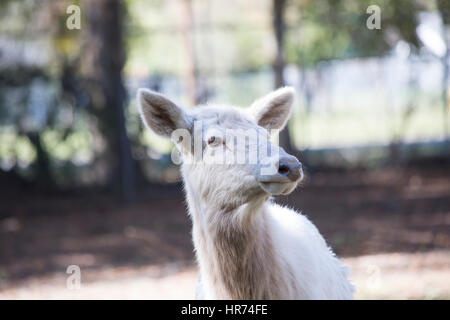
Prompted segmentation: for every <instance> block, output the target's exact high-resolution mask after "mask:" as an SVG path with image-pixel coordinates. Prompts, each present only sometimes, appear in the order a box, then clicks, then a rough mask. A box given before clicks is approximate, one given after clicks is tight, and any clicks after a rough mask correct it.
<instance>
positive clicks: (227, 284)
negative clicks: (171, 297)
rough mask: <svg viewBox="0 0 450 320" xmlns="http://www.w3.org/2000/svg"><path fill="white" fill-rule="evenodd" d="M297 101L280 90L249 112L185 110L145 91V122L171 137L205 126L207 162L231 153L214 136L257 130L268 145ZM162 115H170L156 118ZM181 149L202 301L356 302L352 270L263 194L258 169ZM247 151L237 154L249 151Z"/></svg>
mask: <svg viewBox="0 0 450 320" xmlns="http://www.w3.org/2000/svg"><path fill="white" fill-rule="evenodd" d="M293 94H294V92H293V90H292V89H291V88H284V89H280V90H278V91H275V92H274V93H271V94H270V95H268V96H266V97H264V98H262V99H260V100H257V102H256V103H255V104H254V105H252V107H251V108H250V109H247V110H245V111H244V110H243V109H238V108H233V107H215V106H207V107H197V108H194V109H191V110H183V109H182V108H179V107H177V106H176V105H175V104H173V103H171V102H170V101H167V102H164V101H163V100H161V97H162V96H160V95H157V97H156V99H153V98H152V95H155V93H152V92H150V91H146V90H141V91H140V93H139V100H140V110H141V114H142V117H143V120H144V122H145V123H146V124H147V126H148V127H150V128H151V129H153V130H155V131H157V132H158V131H159V132H158V133H160V134H163V135H166V136H167V135H168V134H167V132H172V131H173V130H175V129H176V128H179V127H182V128H185V129H188V130H191V132H192V123H193V121H195V120H204V121H203V128H202V131H201V132H202V138H203V143H202V149H203V152H204V156H206V155H208V156H211V157H214V156H215V154H216V152H217V151H218V150H222V151H224V152H231V151H230V150H228V149H227V148H226V141H225V143H220V142H221V141H220V140H219V143H218V144H217V145H211V146H210V145H208V143H207V141H208V132H210V130H211V129H214V132H218V131H219V132H220V131H221V130H225V129H230V128H243V129H245V128H255V129H257V130H263V132H265V134H266V137H267V139H268V138H269V135H268V131H269V130H271V129H282V128H283V126H284V125H285V123H286V121H287V118H288V117H289V115H290V108H291V105H292V101H293ZM155 101H156V102H155ZM155 103H158V104H159V105H158V106H154V105H152V104H155ZM161 103H162V104H161ZM162 108H169V109H170V110H166V111H165V112H163V113H164V114H163V115H157V116H155V112H158V110H161V109H162ZM177 108H179V109H177ZM167 117H175V118H174V119H167ZM174 124H175V126H176V128H175V127H173V126H174ZM171 126H172V127H171ZM192 134H194V133H192ZM179 147H180V150H182V153H183V157H184V160H185V163H183V165H182V168H181V172H182V176H183V181H184V185H185V191H186V198H187V204H188V209H189V214H190V216H191V218H192V221H193V230H192V236H193V241H194V246H195V251H196V256H197V261H198V264H199V267H200V273H201V277H200V279H201V280H200V281H199V284H198V286H197V297H198V298H205V299H352V298H353V286H352V285H351V284H350V282H349V281H348V279H347V276H348V272H347V269H346V268H344V267H342V266H341V264H340V262H339V260H338V259H337V258H336V257H335V255H334V254H333V252H332V251H331V250H330V249H329V248H328V246H327V245H326V243H325V240H324V239H323V237H322V236H321V235H320V233H319V232H318V230H317V228H316V227H315V226H314V225H313V224H312V223H311V222H310V221H309V220H308V219H307V218H306V217H305V216H304V215H302V214H300V213H298V212H296V211H294V210H292V209H289V208H285V207H281V206H279V205H276V204H275V203H273V202H272V201H271V200H270V196H271V194H270V193H268V192H267V191H265V190H263V188H261V185H260V183H259V182H258V179H257V175H256V174H255V172H256V171H255V169H258V168H257V167H255V166H257V165H255V164H222V165H217V164H207V163H205V162H204V161H201V160H202V158H201V159H200V161H197V162H193V161H187V160H192V159H189V158H190V157H193V154H192V148H190V147H186V146H185V147H184V148H183V147H181V146H179ZM247 147H248V146H247ZM247 147H245V146H244V147H242V148H241V149H238V150H234V152H247V151H248V148H247ZM219 148H222V149H219ZM296 184H297V183H296V182H295V183H291V184H289V183H287V184H286V185H283V186H282V187H283V188H284V189H283V190H279V193H277V194H280V193H283V194H286V193H289V192H291V191H292V190H293V189H294V188H295V186H296Z"/></svg>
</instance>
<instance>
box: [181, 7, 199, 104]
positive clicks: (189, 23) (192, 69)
mask: <svg viewBox="0 0 450 320" xmlns="http://www.w3.org/2000/svg"><path fill="white" fill-rule="evenodd" d="M181 6H182V9H183V25H182V35H183V40H184V46H185V48H186V57H187V65H186V70H185V85H186V93H187V95H188V97H189V103H191V104H192V105H194V106H195V105H197V104H198V103H199V101H198V96H199V95H198V93H199V92H198V91H199V90H198V79H197V78H198V77H197V74H198V70H197V60H196V55H195V44H194V17H193V11H192V0H182V1H181Z"/></svg>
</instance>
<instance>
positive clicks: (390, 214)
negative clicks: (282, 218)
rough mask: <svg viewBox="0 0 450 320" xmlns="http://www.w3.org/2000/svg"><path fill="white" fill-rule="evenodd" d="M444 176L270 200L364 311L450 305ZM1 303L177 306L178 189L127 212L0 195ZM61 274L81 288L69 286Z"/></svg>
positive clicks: (371, 176)
mask: <svg viewBox="0 0 450 320" xmlns="http://www.w3.org/2000/svg"><path fill="white" fill-rule="evenodd" d="M449 178H450V166H448V165H447V166H445V165H444V166H439V167H425V168H418V167H411V168H390V169H378V170H372V171H357V172H356V171H354V172H340V173H339V172H334V173H331V172H328V173H324V172H322V173H320V172H316V173H314V174H309V178H308V179H307V181H306V182H305V183H304V184H303V186H301V187H299V188H298V189H297V190H296V191H295V192H294V193H293V194H291V195H289V196H288V197H281V198H279V199H276V201H277V202H281V203H284V204H287V205H289V206H290V207H293V208H296V209H298V210H301V211H302V212H303V213H304V214H306V215H307V216H308V217H309V218H310V219H311V220H312V221H313V222H314V223H315V224H316V225H317V227H318V228H319V230H320V231H321V232H322V234H323V235H324V236H325V238H326V240H327V242H328V243H329V244H330V246H332V247H333V249H334V251H335V252H336V253H337V254H338V255H339V257H341V258H342V260H343V262H344V264H346V265H348V266H349V267H350V269H351V279H352V281H353V282H354V284H355V285H356V287H357V295H356V297H357V298H360V299H450V179H449ZM2 189H4V190H2V193H1V194H2V196H1V198H0V201H1V202H0V203H1V206H0V299H37V298H44V299H58V298H61V299H83V298H86V299H122V298H123V299H184V298H193V297H194V285H195V282H196V277H197V269H196V266H195V262H194V254H193V248H192V244H191V239H190V227H191V226H190V221H189V218H188V217H187V215H186V213H185V211H186V210H185V203H184V198H183V194H182V189H181V186H180V185H178V184H177V185H168V186H152V187H150V188H149V189H148V190H147V191H145V192H142V193H140V194H139V195H137V199H136V201H135V202H134V203H133V204H132V205H128V206H124V205H121V204H120V202H118V201H117V199H115V198H113V197H111V196H108V195H107V194H104V193H100V192H98V191H95V190H92V191H89V192H88V191H83V192H78V193H77V192H70V193H58V194H46V195H43V194H39V193H28V194H26V195H22V194H21V193H19V192H18V190H15V189H14V188H5V187H2ZM3 191H4V192H3ZM69 265H77V266H79V267H80V268H81V288H80V289H79V290H69V289H68V288H67V286H66V281H67V278H68V276H69V275H68V274H66V269H67V267H68V266H69Z"/></svg>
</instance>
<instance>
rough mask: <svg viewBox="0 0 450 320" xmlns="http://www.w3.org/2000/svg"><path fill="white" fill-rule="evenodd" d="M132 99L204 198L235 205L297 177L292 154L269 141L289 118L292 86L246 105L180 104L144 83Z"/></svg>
mask: <svg viewBox="0 0 450 320" xmlns="http://www.w3.org/2000/svg"><path fill="white" fill-rule="evenodd" d="M138 100H139V110H140V114H141V116H142V119H143V121H144V123H145V124H146V125H147V127H148V128H150V129H151V130H153V131H154V132H155V133H157V134H159V135H161V136H164V137H167V138H171V139H172V141H173V142H174V144H175V146H176V147H177V150H179V152H180V154H181V159H182V162H183V164H182V174H183V178H184V180H185V184H186V185H187V186H188V187H189V188H190V189H192V191H193V192H194V193H195V194H196V196H198V197H201V200H202V201H203V202H204V203H208V204H211V205H213V206H214V207H218V208H220V209H232V208H236V207H237V206H240V205H242V204H245V203H248V202H250V201H252V200H255V199H264V198H268V197H269V196H270V195H280V194H288V193H290V192H292V191H293V190H294V189H295V187H296V186H297V183H298V182H299V181H300V180H301V179H302V178H303V172H302V165H301V163H300V162H299V161H298V160H297V158H295V157H294V156H292V155H289V154H287V153H286V152H285V151H284V150H283V149H282V148H281V147H278V146H276V145H275V144H273V143H272V142H271V141H270V137H271V135H273V134H276V133H277V132H278V131H280V130H282V129H283V128H284V126H285V125H286V122H287V120H288V119H289V116H290V114H291V108H292V103H293V100H294V90H293V88H290V87H285V88H281V89H278V90H276V91H274V92H272V93H270V94H268V95H266V96H264V97H262V98H260V99H258V100H256V101H255V102H254V103H253V104H252V105H251V106H250V108H247V109H240V108H235V107H223V106H199V107H196V108H192V109H184V108H182V107H180V106H178V105H177V104H175V103H174V102H172V101H171V100H169V99H168V98H166V97H165V96H163V95H161V94H159V93H156V92H152V91H150V90H147V89H140V90H139V92H138Z"/></svg>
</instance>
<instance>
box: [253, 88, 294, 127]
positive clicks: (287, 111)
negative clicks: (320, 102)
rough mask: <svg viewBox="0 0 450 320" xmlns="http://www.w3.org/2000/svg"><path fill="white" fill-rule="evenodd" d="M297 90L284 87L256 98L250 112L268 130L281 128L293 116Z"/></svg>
mask: <svg viewBox="0 0 450 320" xmlns="http://www.w3.org/2000/svg"><path fill="white" fill-rule="evenodd" d="M294 96H295V90H294V88H292V87H284V88H280V89H278V90H275V91H273V92H271V93H269V94H268V95H265V96H264V97H262V98H260V99H258V100H256V101H255V102H253V104H252V105H251V107H250V114H251V115H252V116H253V118H254V119H255V121H256V123H257V124H258V125H259V126H261V127H263V128H265V129H267V130H281V129H283V128H284V126H285V125H286V123H287V121H288V119H289V117H290V116H291V110H292V103H293V102H294Z"/></svg>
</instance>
